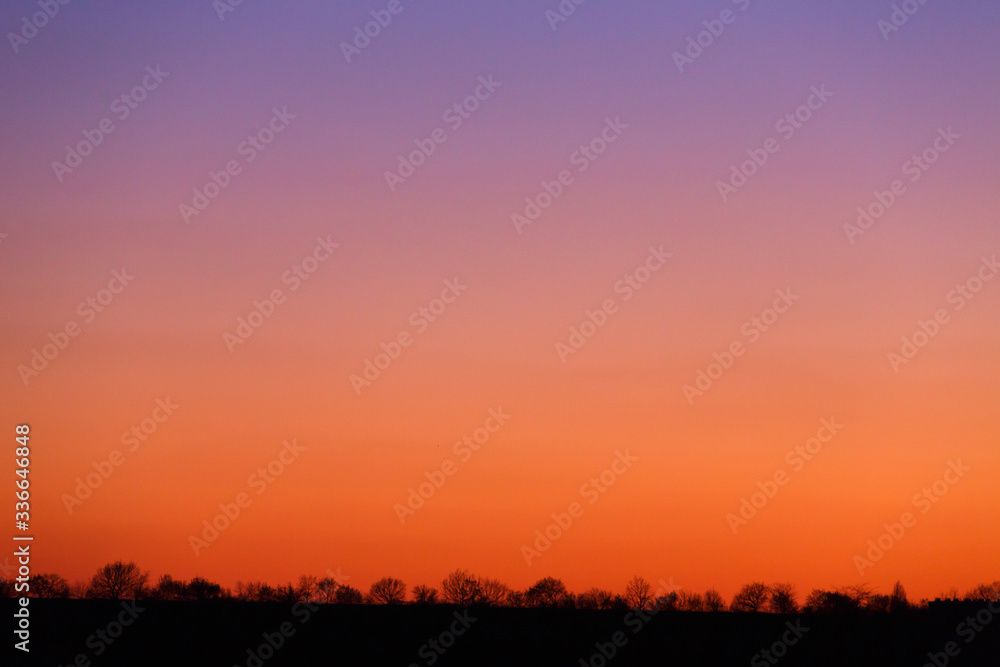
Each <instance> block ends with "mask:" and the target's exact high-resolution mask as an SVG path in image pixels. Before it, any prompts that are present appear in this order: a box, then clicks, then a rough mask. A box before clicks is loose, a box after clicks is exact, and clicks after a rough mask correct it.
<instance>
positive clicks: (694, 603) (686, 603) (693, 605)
mask: <svg viewBox="0 0 1000 667" xmlns="http://www.w3.org/2000/svg"><path fill="white" fill-rule="evenodd" d="M677 608H678V609H681V610H683V611H704V609H705V603H704V601H703V599H702V597H701V593H694V592H690V591H683V590H682V591H680V592H679V593H678V594H677Z"/></svg>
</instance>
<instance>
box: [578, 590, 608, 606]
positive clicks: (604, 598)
mask: <svg viewBox="0 0 1000 667" xmlns="http://www.w3.org/2000/svg"><path fill="white" fill-rule="evenodd" d="M614 600H615V594H614V593H612V592H611V591H606V590H604V589H601V588H588V589H587V590H585V591H584V592H583V593H580V595H578V596H577V598H576V606H577V607H579V608H580V609H613V608H614Z"/></svg>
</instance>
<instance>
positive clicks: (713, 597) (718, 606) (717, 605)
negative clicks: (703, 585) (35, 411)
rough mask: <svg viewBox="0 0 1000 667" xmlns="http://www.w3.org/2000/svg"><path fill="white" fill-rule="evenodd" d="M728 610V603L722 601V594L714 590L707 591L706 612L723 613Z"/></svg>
mask: <svg viewBox="0 0 1000 667" xmlns="http://www.w3.org/2000/svg"><path fill="white" fill-rule="evenodd" d="M725 608H726V601H725V600H723V599H722V594H721V593H720V592H719V591H717V590H715V589H714V588H709V589H708V590H707V591H705V611H722V610H723V609H725Z"/></svg>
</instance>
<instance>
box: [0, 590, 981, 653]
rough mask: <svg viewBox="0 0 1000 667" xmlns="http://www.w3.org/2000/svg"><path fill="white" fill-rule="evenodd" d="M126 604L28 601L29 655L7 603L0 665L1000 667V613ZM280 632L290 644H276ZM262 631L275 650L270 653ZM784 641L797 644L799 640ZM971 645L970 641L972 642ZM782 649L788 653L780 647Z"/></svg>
mask: <svg viewBox="0 0 1000 667" xmlns="http://www.w3.org/2000/svg"><path fill="white" fill-rule="evenodd" d="M131 604H132V603H125V607H123V603H120V602H113V601H103V600H32V601H31V603H30V605H29V609H30V612H31V642H30V647H31V653H30V654H24V653H22V652H20V651H16V650H14V649H13V648H12V645H13V643H14V641H16V639H14V636H13V633H12V631H13V629H14V621H15V619H13V616H12V615H13V613H14V611H15V610H16V608H17V607H16V601H15V600H2V601H0V607H2V609H3V613H2V615H3V618H4V619H5V621H4V622H5V624H6V625H7V628H6V629H5V630H4V633H3V634H4V637H5V638H6V643H7V646H5V647H4V649H3V654H4V655H5V656H13V658H12V659H6V658H5V659H3V660H0V664H4V665H7V664H11V665H21V664H24V665H46V666H47V667H55V666H57V665H72V664H76V665H79V666H80V667H89V666H90V665H95V666H96V665H136V666H153V665H171V666H178V665H182V666H192V667H200V666H201V665H219V666H222V667H229V666H231V665H246V666H249V667H262V666H263V665H266V666H268V667H271V666H274V665H296V666H309V665H365V666H368V665H373V666H378V665H391V666H393V667H408V666H409V665H419V666H421V667H423V666H427V667H430V666H431V665H436V666H439V667H448V666H449V665H469V666H473V665H474V666H479V665H513V666H516V667H529V666H533V665H545V666H551V667H559V666H562V665H566V666H579V665H580V664H581V663H580V660H581V659H583V660H584V661H585V662H584V664H588V663H589V664H591V665H593V666H594V667H602V666H603V665H604V664H607V665H609V666H612V667H618V666H619V665H622V666H624V665H680V664H683V665H751V666H753V665H771V664H778V665H782V666H785V665H788V666H789V667H791V666H792V665H810V666H825V665H836V666H838V667H841V666H844V667H847V666H850V667H860V666H865V665H872V666H876V665H877V666H879V667H892V666H895V665H907V666H912V667H921V666H923V665H925V664H931V665H934V664H935V663H933V662H931V661H930V658H929V657H928V652H931V653H936V654H938V653H939V654H940V655H938V656H937V664H936V665H935V667H943V665H945V664H950V665H959V666H962V665H984V666H985V665H990V666H991V667H996V666H998V665H1000V615H998V616H997V618H996V620H995V621H993V622H991V623H990V624H989V625H986V626H985V627H984V629H983V630H982V631H980V632H977V633H976V634H975V635H971V633H970V632H965V633H964V634H959V632H958V630H957V629H956V628H957V626H958V625H959V623H961V622H962V621H963V620H964V619H965V618H966V616H968V615H969V614H968V610H955V611H950V610H949V611H947V612H944V611H934V612H926V611H925V612H913V613H909V614H902V615H896V616H885V615H853V616H852V615H843V616H839V615H800V616H777V615H773V614H729V613H683V612H662V613H660V614H657V615H655V616H654V617H652V618H651V619H650V620H649V621H648V622H646V623H643V624H642V627H641V628H640V619H639V618H638V617H636V616H634V615H633V616H630V617H628V618H626V616H627V614H628V613H629V612H622V611H586V610H561V609H508V608H501V609H496V608H493V609H471V610H469V611H468V616H467V617H466V619H465V621H464V623H463V622H459V621H457V620H456V618H461V617H462V615H463V613H464V612H465V610H462V609H459V608H456V607H451V606H447V605H435V606H413V605H405V606H397V607H386V606H367V605H356V606H355V605H343V606H334V605H330V606H326V605H314V606H313V608H312V609H310V608H309V607H308V606H306V605H304V604H300V605H299V606H298V607H297V608H294V609H293V607H292V606H290V605H282V604H277V603H245V602H235V601H221V602H154V601H142V602H138V603H135V604H136V605H137V607H136V609H135V610H134V611H132V612H130V611H129V609H130V607H129V606H128V605H131ZM983 608H985V604H984V605H983ZM974 609H975V608H974ZM974 613H975V612H974V611H973V615H974ZM456 614H457V615H458V616H457V617H456ZM633 614H634V612H633ZM119 617H121V618H120V619H119ZM473 619H474V620H473ZM119 620H123V621H129V622H130V624H129V625H128V626H127V627H124V628H120V634H119V627H117V626H116V622H117V621H119ZM796 622H798V623H799V627H800V628H802V629H804V628H808V631H807V632H804V634H802V636H801V639H799V640H798V641H797V642H796V643H795V644H794V645H792V646H789V647H788V649H787V653H786V654H784V655H783V657H781V658H780V659H779V658H772V660H773V662H769V661H768V660H766V659H765V658H764V657H763V656H761V655H759V652H760V651H762V650H763V649H767V648H769V647H771V646H772V644H774V643H775V642H780V641H781V640H782V637H783V635H785V634H786V631H788V628H789V627H795V625H796ZM283 623H286V625H284V629H285V635H287V636H284V637H281V638H280V640H279V639H278V636H279V635H280V634H281V630H282V624H283ZM787 624H791V626H789V625H787ZM109 625H110V627H109ZM453 625H454V629H455V630H456V631H458V630H463V633H462V634H461V635H460V636H456V637H454V642H453V643H452V642H450V641H449V639H450V637H449V634H450V628H451V627H452V626H453ZM465 625H467V626H468V629H467V630H465ZM966 627H968V626H966ZM616 632H621V633H622V635H620V636H619V637H618V639H619V643H623V644H624V645H623V646H621V647H616V648H615V649H614V650H615V654H614V656H613V657H612V658H611V659H610V660H607V661H603V657H602V656H600V653H599V652H598V650H599V649H598V648H597V647H596V646H595V644H597V643H600V644H603V645H604V649H605V652H607V653H610V651H611V646H613V644H611V642H612V639H613V635H614V633H616ZM799 632H800V633H801V632H802V630H801V629H800V631H799ZM101 633H103V634H101ZM275 633H278V634H275ZM442 633H445V636H444V637H442V636H441V635H442ZM265 634H268V635H270V636H271V638H272V643H274V644H280V648H278V649H277V650H276V651H271V650H269V649H270V647H269V646H268V644H267V641H266V638H265ZM115 635H117V638H115ZM787 636H788V638H789V639H794V638H795V635H794V634H793V633H790V632H788V634H787ZM970 636H971V641H966V640H967V639H970ZM431 640H435V641H437V642H440V644H438V645H439V646H441V645H442V644H449V645H450V648H446V649H445V648H442V649H441V650H442V651H443V654H442V653H440V652H439V651H436V650H435V649H434V648H433V647H432V646H431V645H430V644H429V642H430V641H431ZM623 640H624V641H623ZM948 642H955V645H956V647H957V648H958V649H959V651H960V653H959V654H958V655H957V657H953V658H948V659H947V660H948V661H947V662H945V658H946V657H947V656H946V655H945V654H944V653H942V652H943V651H944V650H945V647H946V644H947V643H948ZM262 645H263V646H264V647H265V648H264V649H263V650H261V649H260V647H261V646H262ZM248 651H251V652H253V653H256V655H252V654H251V653H248ZM777 651H778V652H779V653H780V652H781V647H780V646H779V647H778V648H777ZM98 653H100V655H98ZM595 655H596V656H597V657H593V659H592V656H595ZM755 656H757V657H756V658H755Z"/></svg>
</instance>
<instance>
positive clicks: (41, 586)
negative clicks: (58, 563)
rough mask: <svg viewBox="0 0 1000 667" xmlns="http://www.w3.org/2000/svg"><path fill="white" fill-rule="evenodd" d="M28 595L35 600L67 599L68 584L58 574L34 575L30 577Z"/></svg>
mask: <svg viewBox="0 0 1000 667" xmlns="http://www.w3.org/2000/svg"><path fill="white" fill-rule="evenodd" d="M29 595H30V596H31V597H36V598H68V597H69V583H68V582H67V581H66V580H65V579H63V578H62V577H60V576H59V575H58V574H36V575H33V576H32V577H31V583H30V589H29Z"/></svg>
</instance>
